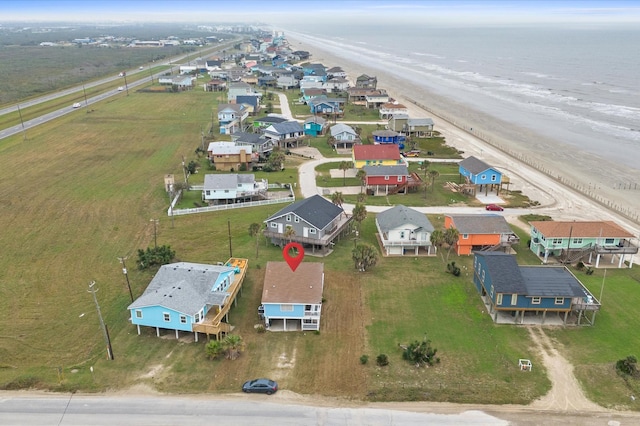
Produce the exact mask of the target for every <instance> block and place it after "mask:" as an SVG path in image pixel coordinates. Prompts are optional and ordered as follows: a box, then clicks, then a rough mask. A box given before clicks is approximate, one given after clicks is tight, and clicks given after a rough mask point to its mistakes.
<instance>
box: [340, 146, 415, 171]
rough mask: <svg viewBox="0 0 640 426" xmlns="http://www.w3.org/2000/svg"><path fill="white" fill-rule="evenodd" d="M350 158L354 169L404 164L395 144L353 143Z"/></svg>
mask: <svg viewBox="0 0 640 426" xmlns="http://www.w3.org/2000/svg"><path fill="white" fill-rule="evenodd" d="M351 160H352V161H353V165H354V167H355V168H356V169H361V168H362V167H364V166H395V165H398V164H405V162H404V159H403V158H402V156H401V155H400V150H399V149H398V145H396V144H391V143H390V144H380V145H354V146H353V150H352V151H351Z"/></svg>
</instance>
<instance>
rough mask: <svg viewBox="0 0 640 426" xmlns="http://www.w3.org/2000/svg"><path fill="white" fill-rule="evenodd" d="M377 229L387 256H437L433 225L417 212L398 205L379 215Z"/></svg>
mask: <svg viewBox="0 0 640 426" xmlns="http://www.w3.org/2000/svg"><path fill="white" fill-rule="evenodd" d="M376 227H377V228H378V235H379V237H380V241H381V242H382V246H383V247H384V250H385V255H386V256H389V255H400V256H405V255H407V256H417V255H431V254H435V253H436V250H435V247H433V246H432V245H431V234H432V233H433V230H434V228H433V225H432V224H431V222H429V219H427V216H425V215H424V214H422V213H420V212H419V211H417V210H414V209H410V208H408V207H405V206H403V205H397V206H395V207H392V208H390V209H389V210H385V211H383V212H381V213H378V215H377V216H376Z"/></svg>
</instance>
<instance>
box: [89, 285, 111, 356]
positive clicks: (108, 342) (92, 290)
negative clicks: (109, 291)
mask: <svg viewBox="0 0 640 426" xmlns="http://www.w3.org/2000/svg"><path fill="white" fill-rule="evenodd" d="M94 285H96V282H95V281H91V282H90V283H89V290H88V291H89V293H91V294H92V295H93V301H94V302H95V303H96V309H97V311H98V318H99V319H100V328H102V334H103V336H104V343H105V344H106V345H107V359H110V360H112V359H113V351H112V350H111V340H110V339H109V334H108V333H107V326H106V325H105V324H104V320H103V319H102V312H100V305H99V304H98V298H97V297H96V291H98V290H96V289H95V288H94Z"/></svg>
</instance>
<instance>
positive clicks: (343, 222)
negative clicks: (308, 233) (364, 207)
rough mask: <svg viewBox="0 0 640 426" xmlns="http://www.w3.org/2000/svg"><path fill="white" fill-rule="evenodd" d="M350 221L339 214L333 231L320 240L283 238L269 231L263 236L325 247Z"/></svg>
mask: <svg viewBox="0 0 640 426" xmlns="http://www.w3.org/2000/svg"><path fill="white" fill-rule="evenodd" d="M352 219H353V217H352V216H347V215H346V214H344V215H342V214H341V216H340V218H339V220H338V223H337V224H336V226H335V228H334V229H333V231H331V232H330V233H328V234H325V235H323V236H322V237H321V238H310V237H303V236H300V235H292V236H291V237H285V236H284V234H283V233H281V232H275V231H271V230H269V229H266V230H265V231H264V235H265V237H268V238H276V239H281V240H291V241H293V242H297V243H303V244H314V245H319V246H327V245H329V244H330V243H331V242H332V241H333V240H334V239H335V238H336V237H337V236H338V235H339V234H340V233H341V232H343V231H344V230H345V228H346V227H347V226H348V225H349V223H350V222H351V220H352Z"/></svg>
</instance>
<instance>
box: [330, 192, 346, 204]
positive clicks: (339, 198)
mask: <svg viewBox="0 0 640 426" xmlns="http://www.w3.org/2000/svg"><path fill="white" fill-rule="evenodd" d="M331 202H332V203H333V204H335V205H336V206H338V207H340V208H342V203H344V195H342V192H340V191H336V192H334V193H333V194H331Z"/></svg>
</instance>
